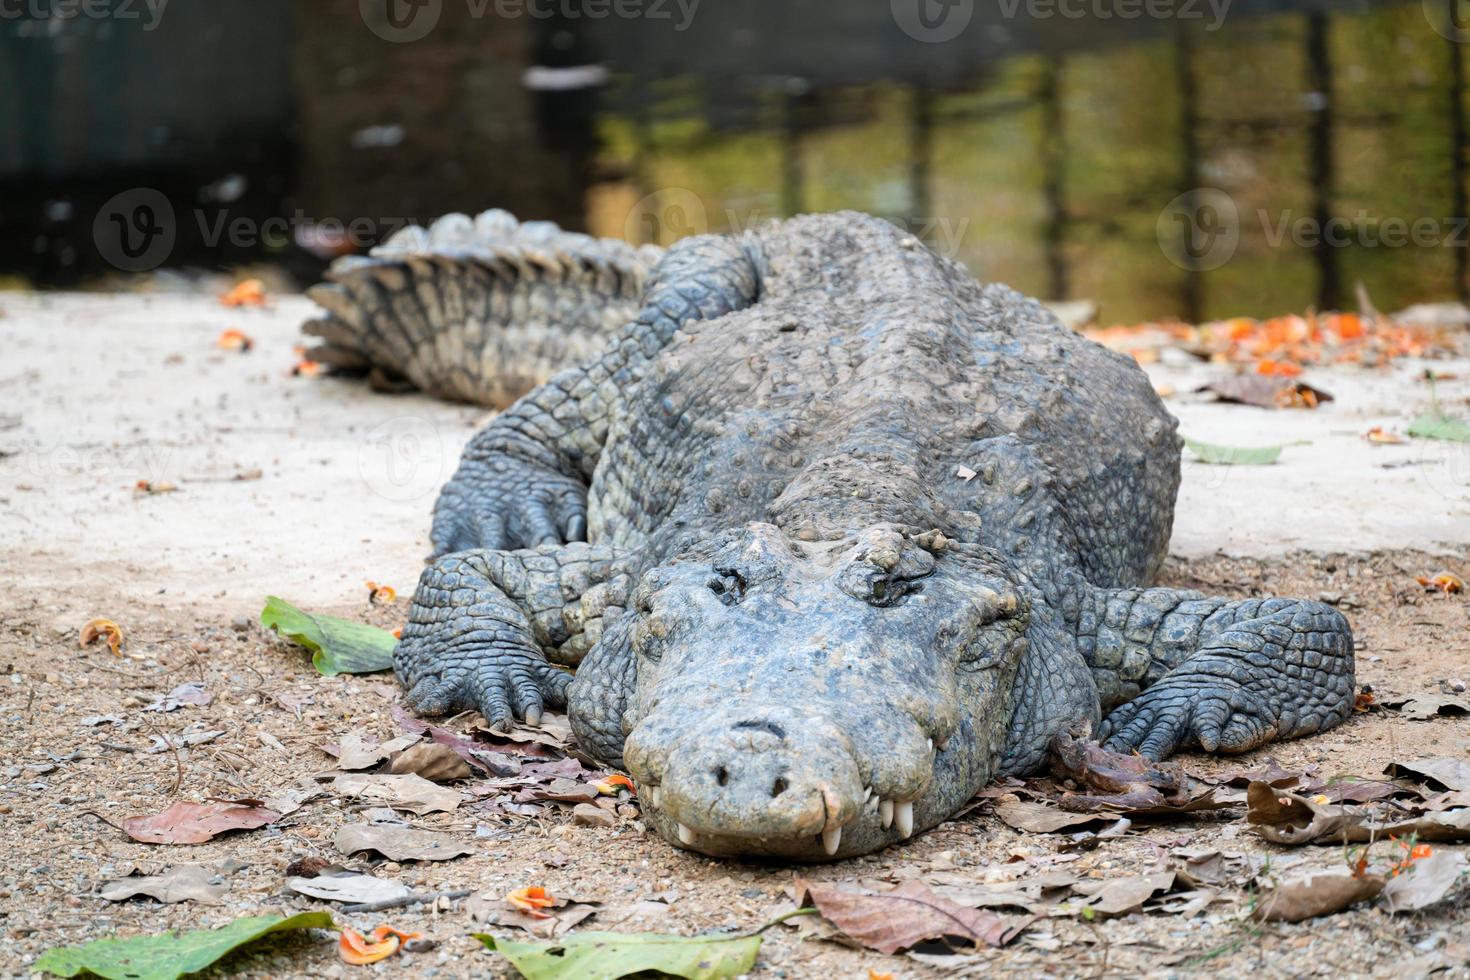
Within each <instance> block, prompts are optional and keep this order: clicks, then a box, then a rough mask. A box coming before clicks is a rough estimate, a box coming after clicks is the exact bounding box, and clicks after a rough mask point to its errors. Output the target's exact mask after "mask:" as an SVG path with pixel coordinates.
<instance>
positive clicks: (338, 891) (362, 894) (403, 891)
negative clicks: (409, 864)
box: [286, 868, 413, 903]
mask: <svg viewBox="0 0 1470 980" xmlns="http://www.w3.org/2000/svg"><path fill="white" fill-rule="evenodd" d="M286 887H287V888H289V889H290V890H291V891H293V892H297V893H298V894H301V895H309V896H311V897H312V898H320V899H323V900H325V901H328V902H353V903H358V902H384V901H393V900H394V899H400V898H407V897H408V896H409V895H411V894H413V891H412V889H410V888H409V887H408V886H407V885H405V884H403V883H402V882H398V881H389V880H388V879H386V878H374V877H373V876H372V875H365V874H359V873H358V872H356V871H347V870H345V869H340V868H339V869H335V870H329V869H323V870H321V871H319V872H317V873H316V874H315V875H313V876H312V877H310V878H305V877H291V878H287V879H286Z"/></svg>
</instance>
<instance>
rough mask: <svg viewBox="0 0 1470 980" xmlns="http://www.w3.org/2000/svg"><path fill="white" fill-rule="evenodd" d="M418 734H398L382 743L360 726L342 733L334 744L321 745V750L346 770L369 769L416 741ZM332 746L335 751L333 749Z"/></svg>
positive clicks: (340, 767)
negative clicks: (344, 733)
mask: <svg viewBox="0 0 1470 980" xmlns="http://www.w3.org/2000/svg"><path fill="white" fill-rule="evenodd" d="M418 740H419V736H418V735H413V734H410V735H400V736H398V737H397V738H394V739H390V740H388V741H386V742H383V743H382V744H379V743H378V740H377V739H376V738H374V737H373V736H371V735H369V734H368V733H367V732H366V731H365V730H363V729H361V728H355V729H353V730H352V731H350V732H348V733H347V734H346V735H343V736H342V738H341V740H340V741H339V742H338V743H337V745H336V746H335V747H334V746H329V745H328V746H322V751H323V752H326V753H327V754H328V755H331V756H334V757H335V758H336V759H337V768H339V769H347V770H357V769H371V768H372V767H373V766H376V765H377V764H378V763H380V762H382V761H383V760H384V759H387V758H388V757H390V756H392V755H393V754H394V753H396V752H401V751H403V750H404V749H406V748H408V747H409V746H411V745H413V744H415V743H416V742H418ZM333 748H335V749H336V751H335V752H334V751H333Z"/></svg>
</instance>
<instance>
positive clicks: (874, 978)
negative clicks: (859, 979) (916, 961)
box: [868, 967, 893, 980]
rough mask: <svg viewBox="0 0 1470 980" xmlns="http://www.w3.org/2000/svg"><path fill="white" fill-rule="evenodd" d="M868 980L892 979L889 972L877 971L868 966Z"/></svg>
mask: <svg viewBox="0 0 1470 980" xmlns="http://www.w3.org/2000/svg"><path fill="white" fill-rule="evenodd" d="M868 980H893V974H891V973H879V972H878V971H877V970H875V969H873V968H872V967H869V968H868Z"/></svg>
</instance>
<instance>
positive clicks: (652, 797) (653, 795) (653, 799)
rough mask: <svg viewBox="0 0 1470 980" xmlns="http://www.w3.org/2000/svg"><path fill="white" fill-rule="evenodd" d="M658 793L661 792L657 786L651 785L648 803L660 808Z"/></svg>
mask: <svg viewBox="0 0 1470 980" xmlns="http://www.w3.org/2000/svg"><path fill="white" fill-rule="evenodd" d="M658 795H659V794H658V787H657V786H650V787H649V788H648V804H649V805H650V806H652V807H653V808H654V809H657V808H658Z"/></svg>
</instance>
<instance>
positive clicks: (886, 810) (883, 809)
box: [878, 800, 893, 830]
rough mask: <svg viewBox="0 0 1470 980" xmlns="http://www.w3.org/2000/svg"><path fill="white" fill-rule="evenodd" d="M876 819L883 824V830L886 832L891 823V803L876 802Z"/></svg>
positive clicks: (884, 801) (886, 801)
mask: <svg viewBox="0 0 1470 980" xmlns="http://www.w3.org/2000/svg"><path fill="white" fill-rule="evenodd" d="M878 819H879V820H881V821H882V822H883V829H884V830H887V829H888V828H889V826H891V825H892V823H893V801H892V800H879V801H878Z"/></svg>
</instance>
